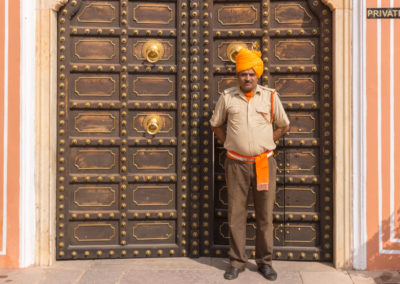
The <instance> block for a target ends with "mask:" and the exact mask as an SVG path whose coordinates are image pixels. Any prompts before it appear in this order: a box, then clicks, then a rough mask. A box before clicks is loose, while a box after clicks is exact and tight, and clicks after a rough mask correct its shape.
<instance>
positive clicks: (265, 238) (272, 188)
mask: <svg viewBox="0 0 400 284" xmlns="http://www.w3.org/2000/svg"><path fill="white" fill-rule="evenodd" d="M268 162H269V185H268V191H257V189H256V188H257V186H256V185H254V184H253V186H252V187H253V194H254V195H253V196H254V206H255V211H256V226H257V230H256V262H257V264H269V265H271V264H272V251H273V242H274V240H273V217H272V211H273V209H274V202H275V192H276V161H275V158H274V157H270V158H269V161H268ZM253 182H254V180H253ZM255 182H256V181H255Z"/></svg>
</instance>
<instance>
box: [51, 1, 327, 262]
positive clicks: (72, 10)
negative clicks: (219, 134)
mask: <svg viewBox="0 0 400 284" xmlns="http://www.w3.org/2000/svg"><path fill="white" fill-rule="evenodd" d="M330 21H331V12H330V11H329V10H328V8H327V7H325V6H324V5H323V4H322V3H321V1H320V0H316V1H312V0H292V1H283V0H281V1H274V0H258V1H236V0H232V1H225V0H224V1H222V0H221V1H211V0H197V1H196V0H194V1H187V0H180V1H172V0H171V1H169V0H159V1H130V0H129V1H128V0H108V1H106V0H79V1H78V0H71V1H69V3H68V4H67V5H66V6H65V8H64V9H61V11H60V13H59V17H58V22H59V30H58V31H59V33H58V40H59V44H58V47H59V48H58V57H59V60H58V67H59V72H58V106H57V111H58V152H57V159H58V176H57V189H56V190H57V255H58V258H59V259H71V258H110V257H111V258H112V257H149V256H150V257H159V256H185V255H189V256H199V255H204V256H224V255H226V252H227V249H228V241H229V233H228V226H227V210H226V209H227V192H226V186H225V177H224V169H223V161H224V159H225V153H224V150H223V147H222V145H221V144H219V143H218V141H216V140H214V137H213V135H212V132H211V130H210V126H209V122H208V121H209V119H210V117H211V114H212V109H213V107H214V105H215V102H216V101H217V99H218V96H219V95H220V93H221V92H222V91H223V90H224V89H225V88H227V87H229V86H232V85H233V84H235V68H234V67H235V65H234V63H233V60H234V57H235V54H236V52H237V50H238V48H240V47H243V46H246V47H249V48H251V47H253V46H258V47H259V49H260V50H261V51H262V53H263V60H264V63H265V70H264V75H263V77H262V78H261V82H260V83H261V84H263V85H267V86H270V87H273V88H276V89H277V90H278V91H279V93H280V96H281V100H282V102H283V104H284V107H285V109H286V110H287V112H288V115H289V118H290V120H291V129H290V133H288V134H287V135H286V137H285V138H284V139H281V140H280V141H278V142H277V144H278V148H277V150H276V151H275V157H276V159H277V162H278V187H277V196H276V202H275V210H274V222H275V224H274V226H275V227H274V241H275V255H274V257H275V258H277V259H305V260H310V259H314V260H319V259H322V260H325V261H329V260H330V259H331V252H332V247H331V246H332V239H331V237H332V231H331V230H332V220H331V217H332V180H331V179H332V145H331V143H332V141H331V133H332V123H331V117H330V114H331V111H330V107H331V104H332V102H331V101H332V90H331V70H332V66H331V62H330V59H331V46H332V42H331V39H332V35H331V22H330ZM248 203H249V214H248V226H247V227H248V230H247V239H248V245H249V253H250V254H251V253H252V252H253V248H252V247H250V246H251V245H254V239H255V222H254V221H255V214H254V210H253V209H254V208H253V205H252V203H253V201H252V197H251V196H250V198H249V201H248Z"/></svg>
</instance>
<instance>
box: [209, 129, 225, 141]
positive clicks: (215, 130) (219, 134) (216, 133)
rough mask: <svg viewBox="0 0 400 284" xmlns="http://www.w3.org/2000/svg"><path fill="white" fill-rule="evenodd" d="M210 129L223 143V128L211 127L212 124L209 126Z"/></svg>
mask: <svg viewBox="0 0 400 284" xmlns="http://www.w3.org/2000/svg"><path fill="white" fill-rule="evenodd" d="M211 130H212V131H213V132H214V134H215V136H217V138H218V139H219V140H221V142H222V144H223V143H224V142H225V139H226V133H225V130H224V129H223V128H222V127H212V126H211Z"/></svg>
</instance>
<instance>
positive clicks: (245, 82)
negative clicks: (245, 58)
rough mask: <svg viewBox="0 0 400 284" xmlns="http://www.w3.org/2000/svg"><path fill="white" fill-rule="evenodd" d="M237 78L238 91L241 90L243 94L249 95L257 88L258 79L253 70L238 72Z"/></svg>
mask: <svg viewBox="0 0 400 284" xmlns="http://www.w3.org/2000/svg"><path fill="white" fill-rule="evenodd" d="M237 78H238V82H239V86H240V89H242V91H243V92H244V93H249V92H251V91H253V90H254V89H255V88H256V86H257V81H258V78H257V75H256V72H254V70H253V68H250V69H247V70H243V71H241V72H239V73H238V74H237Z"/></svg>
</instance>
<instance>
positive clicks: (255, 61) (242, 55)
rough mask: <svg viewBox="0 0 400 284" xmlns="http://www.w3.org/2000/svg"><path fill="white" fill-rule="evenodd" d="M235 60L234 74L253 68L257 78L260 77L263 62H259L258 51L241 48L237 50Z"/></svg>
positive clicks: (259, 54)
mask: <svg viewBox="0 0 400 284" xmlns="http://www.w3.org/2000/svg"><path fill="white" fill-rule="evenodd" d="M235 59H236V73H239V72H242V71H244V70H247V69H250V68H253V70H254V72H256V75H257V78H260V77H261V75H262V73H263V69H264V64H263V61H262V60H261V52H260V51H258V50H249V49H247V48H242V49H240V50H239V52H238V54H237V55H236V58H235Z"/></svg>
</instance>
